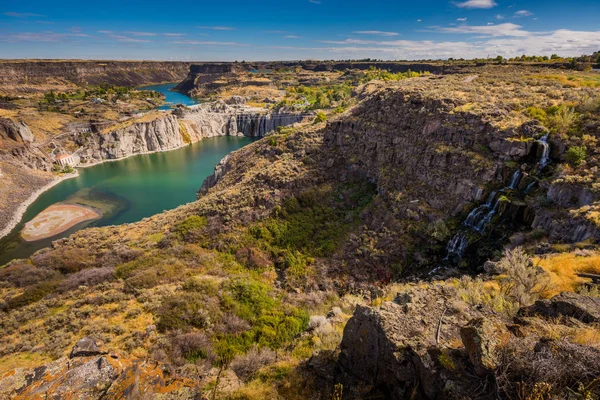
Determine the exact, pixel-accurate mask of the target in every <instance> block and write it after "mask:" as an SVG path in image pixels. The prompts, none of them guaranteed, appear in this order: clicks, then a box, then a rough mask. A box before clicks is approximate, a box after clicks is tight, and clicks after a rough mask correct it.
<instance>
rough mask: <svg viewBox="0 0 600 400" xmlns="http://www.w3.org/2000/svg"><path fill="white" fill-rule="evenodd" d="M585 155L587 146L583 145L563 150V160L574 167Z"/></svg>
mask: <svg viewBox="0 0 600 400" xmlns="http://www.w3.org/2000/svg"><path fill="white" fill-rule="evenodd" d="M586 156H587V148H586V147H585V146H572V147H569V149H568V150H567V151H566V152H565V160H567V162H568V163H569V164H571V165H573V166H574V167H576V166H578V165H580V164H581V163H582V162H583V161H584V160H585V157H586Z"/></svg>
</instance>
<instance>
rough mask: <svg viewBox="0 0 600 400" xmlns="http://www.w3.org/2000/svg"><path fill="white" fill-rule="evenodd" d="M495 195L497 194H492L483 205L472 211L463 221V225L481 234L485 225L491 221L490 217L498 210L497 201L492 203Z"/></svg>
mask: <svg viewBox="0 0 600 400" xmlns="http://www.w3.org/2000/svg"><path fill="white" fill-rule="evenodd" d="M496 194H497V192H495V191H494V192H492V193H491V194H490V195H489V197H488V199H487V201H486V203H485V204H482V205H480V206H478V207H476V208H475V209H473V211H471V212H470V213H469V215H468V216H467V218H466V219H465V222H464V225H465V226H468V227H469V228H473V229H475V230H476V231H477V232H479V233H481V232H482V231H483V230H484V229H485V227H486V225H487V224H488V223H489V222H490V221H491V220H492V217H493V216H494V214H495V213H496V209H497V208H498V201H494V200H495V199H496Z"/></svg>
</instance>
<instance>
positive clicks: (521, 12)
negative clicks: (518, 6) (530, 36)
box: [515, 10, 533, 17]
mask: <svg viewBox="0 0 600 400" xmlns="http://www.w3.org/2000/svg"><path fill="white" fill-rule="evenodd" d="M532 15H533V13H532V12H531V11H527V10H519V11H517V12H516V13H515V17H531V16H532Z"/></svg>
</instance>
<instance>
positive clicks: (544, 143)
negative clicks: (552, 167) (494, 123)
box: [537, 134, 550, 171]
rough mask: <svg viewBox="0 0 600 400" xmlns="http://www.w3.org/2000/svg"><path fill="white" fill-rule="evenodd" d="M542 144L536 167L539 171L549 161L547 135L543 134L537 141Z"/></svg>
mask: <svg viewBox="0 0 600 400" xmlns="http://www.w3.org/2000/svg"><path fill="white" fill-rule="evenodd" d="M537 142H538V143H539V144H540V145H541V146H542V156H541V158H540V164H539V167H538V169H539V170H540V171H541V170H542V169H544V167H545V166H546V165H548V164H549V163H550V145H549V144H548V135H547V134H546V135H544V136H542V137H541V138H539V139H538V141H537Z"/></svg>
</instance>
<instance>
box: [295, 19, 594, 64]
mask: <svg viewBox="0 0 600 400" xmlns="http://www.w3.org/2000/svg"><path fill="white" fill-rule="evenodd" d="M497 26H498V25H496V26H494V27H497ZM471 28H473V27H471ZM485 28H488V27H485ZM490 28H491V27H490ZM457 29H458V28H457ZM522 32H525V31H522ZM478 33H479V32H478ZM487 36H488V37H487V38H480V40H478V41H476V42H466V41H442V42H437V41H425V40H415V41H412V40H382V41H375V40H357V39H346V40H343V41H328V40H324V41H321V43H327V44H332V45H339V46H335V47H331V48H313V49H312V50H310V51H311V52H312V53H317V54H319V55H320V54H322V56H323V57H324V58H330V57H328V56H327V55H328V54H330V53H335V54H336V56H337V58H342V59H345V58H384V59H399V60H420V59H444V58H449V57H453V58H484V57H487V56H488V55H490V56H492V55H493V56H496V55H501V56H503V57H506V58H509V57H515V56H517V55H521V54H537V55H550V54H552V53H556V54H559V55H561V56H564V57H569V56H579V55H581V54H591V53H593V52H594V51H597V50H598V43H600V31H595V32H594V31H591V32H588V31H571V30H566V29H560V30H556V31H553V32H544V33H539V32H537V33H536V32H525V33H524V34H521V33H519V34H518V35H515V36H510V35H508V36H507V35H487ZM305 51H306V50H305Z"/></svg>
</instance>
